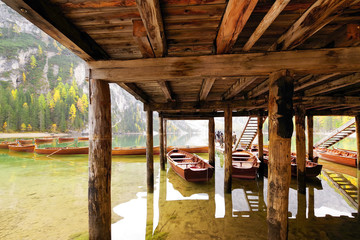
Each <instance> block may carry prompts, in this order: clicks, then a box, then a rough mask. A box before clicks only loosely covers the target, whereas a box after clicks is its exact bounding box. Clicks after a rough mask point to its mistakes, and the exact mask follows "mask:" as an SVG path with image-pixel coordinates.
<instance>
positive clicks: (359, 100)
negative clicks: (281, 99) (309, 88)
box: [294, 96, 360, 107]
mask: <svg viewBox="0 0 360 240" xmlns="http://www.w3.org/2000/svg"><path fill="white" fill-rule="evenodd" d="M296 104H304V105H310V106H316V105H318V106H329V107H332V106H335V105H337V106H338V105H343V106H350V107H351V106H352V107H354V106H360V97H352V96H344V97H329V96H318V97H316V96H314V97H307V96H305V97H302V98H300V99H298V100H294V105H296Z"/></svg>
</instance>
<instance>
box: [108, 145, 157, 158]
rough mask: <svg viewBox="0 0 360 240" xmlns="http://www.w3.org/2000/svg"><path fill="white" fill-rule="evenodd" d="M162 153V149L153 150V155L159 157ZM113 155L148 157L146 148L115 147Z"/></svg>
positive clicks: (155, 148)
mask: <svg viewBox="0 0 360 240" xmlns="http://www.w3.org/2000/svg"><path fill="white" fill-rule="evenodd" d="M159 153H160V147H159V146H156V147H154V148H153V154H154V155H158V154H159ZM111 154H112V155H113V156H116V155H146V147H135V148H131V147H123V148H122V147H115V148H113V149H112V151H111Z"/></svg>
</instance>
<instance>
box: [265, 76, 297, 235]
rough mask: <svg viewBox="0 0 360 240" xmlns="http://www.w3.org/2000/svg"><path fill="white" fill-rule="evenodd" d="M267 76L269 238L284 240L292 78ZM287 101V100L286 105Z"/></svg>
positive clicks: (288, 181) (286, 225) (288, 180)
mask: <svg viewBox="0 0 360 240" xmlns="http://www.w3.org/2000/svg"><path fill="white" fill-rule="evenodd" d="M269 79H270V83H269V154H270V155H269V165H268V171H269V172H268V198H267V203H268V205H267V222H268V239H270V240H275V239H276V240H279V239H281V240H286V239H287V236H288V232H287V230H288V216H287V215H288V203H289V187H290V178H291V172H290V160H291V134H292V114H291V111H292V104H291V103H292V96H291V95H292V94H289V91H290V92H291V91H292V89H289V85H291V79H290V78H289V77H288V76H287V71H280V72H275V73H273V74H271V75H270V77H269ZM287 103H290V104H289V105H288V106H286V104H287ZM284 104H285V109H283V107H284ZM289 107H290V108H289ZM290 109H291V111H290ZM282 117H285V120H286V121H283V120H284V119H281V118H282ZM290 125H291V126H290ZM290 130H291V131H290Z"/></svg>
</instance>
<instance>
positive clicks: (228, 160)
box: [224, 107, 232, 193]
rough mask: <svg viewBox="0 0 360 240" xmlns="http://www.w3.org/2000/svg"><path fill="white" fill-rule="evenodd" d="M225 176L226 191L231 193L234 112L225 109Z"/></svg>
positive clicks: (228, 108)
mask: <svg viewBox="0 0 360 240" xmlns="http://www.w3.org/2000/svg"><path fill="white" fill-rule="evenodd" d="M224 114H225V174H224V190H225V193H231V183H232V110H231V108H230V107H227V108H225V112H224Z"/></svg>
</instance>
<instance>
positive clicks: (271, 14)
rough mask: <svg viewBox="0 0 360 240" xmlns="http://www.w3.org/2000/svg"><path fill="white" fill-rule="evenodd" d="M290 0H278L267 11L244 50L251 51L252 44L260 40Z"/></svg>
mask: <svg viewBox="0 0 360 240" xmlns="http://www.w3.org/2000/svg"><path fill="white" fill-rule="evenodd" d="M289 2H290V0H277V1H276V2H275V3H274V4H273V5H272V7H271V8H270V10H269V11H268V12H267V14H266V15H265V17H264V18H263V20H262V21H261V22H260V24H259V25H258V27H257V28H256V30H255V31H254V33H253V34H252V35H251V37H250V38H249V40H248V41H247V42H246V43H245V45H244V47H243V51H249V50H250V49H251V48H252V46H254V44H255V43H256V42H257V40H259V38H260V37H261V36H262V35H263V34H264V32H265V31H266V30H267V29H268V28H269V26H270V25H271V24H272V23H273V22H274V21H275V19H276V18H277V16H279V14H280V13H281V11H282V10H283V9H284V8H285V7H286V6H287V5H288V3H289Z"/></svg>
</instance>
